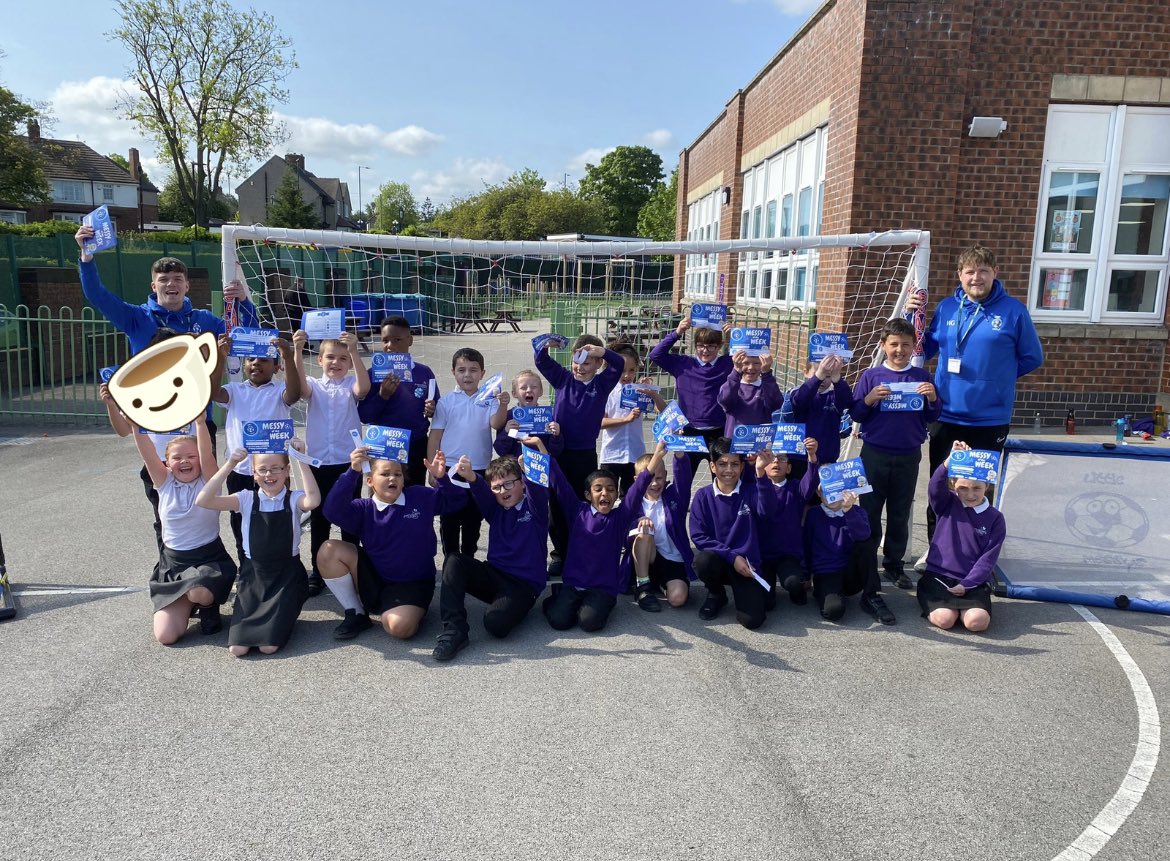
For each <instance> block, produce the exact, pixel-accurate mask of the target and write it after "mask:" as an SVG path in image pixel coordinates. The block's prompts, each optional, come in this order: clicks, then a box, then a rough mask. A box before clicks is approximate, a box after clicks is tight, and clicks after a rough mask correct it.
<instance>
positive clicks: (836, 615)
mask: <svg viewBox="0 0 1170 861" xmlns="http://www.w3.org/2000/svg"><path fill="white" fill-rule="evenodd" d="M844 615H845V599H844V598H842V597H841V596H840V595H838V594H837V593H836V592H830V593H829V594H828V595H826V596H825V600H824V601H823V602H822V604H821V618H823V619H825V620H826V621H829V622H839V621H840V620H841V617H842V616H844Z"/></svg>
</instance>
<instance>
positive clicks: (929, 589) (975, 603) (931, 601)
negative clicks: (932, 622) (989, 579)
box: [918, 571, 991, 616]
mask: <svg viewBox="0 0 1170 861" xmlns="http://www.w3.org/2000/svg"><path fill="white" fill-rule="evenodd" d="M953 579H954V578H952V577H947V576H946V575H940V574H935V573H933V572H930V571H928V572H927V573H925V574H923V575H922V576H921V577H920V578H919V579H918V605H919V606H920V607H921V608H922V615H923V616H929V615H930V614H931V613H933V612H934V611H935V610H973V609H975V608H976V607H978V608H980V609H981V610H986V611H987V612H988V614H990V613H991V586H990V585H989V584H987V583H984V584H983V585H981V586H976V587H975V588H973V589H968V590H967V594H965V595H963V596H962V597H960V596H958V595H952V594H951V593H950V592H948V591H947V587H946V586H944V585H943V582H944V581H946V582H950V581H951V580H953ZM958 582H959V581H957V580H955V583H956V584H957V583H958Z"/></svg>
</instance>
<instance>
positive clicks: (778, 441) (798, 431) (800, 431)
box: [772, 422, 808, 457]
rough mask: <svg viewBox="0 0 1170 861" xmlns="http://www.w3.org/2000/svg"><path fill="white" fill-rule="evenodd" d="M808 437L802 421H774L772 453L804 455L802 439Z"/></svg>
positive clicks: (805, 453)
mask: <svg viewBox="0 0 1170 861" xmlns="http://www.w3.org/2000/svg"><path fill="white" fill-rule="evenodd" d="M806 439H808V434H807V433H806V432H805V426H804V424H803V423H800V422H798V423H790V422H776V423H775V424H774V425H772V453H773V454H791V455H799V456H800V457H806V456H807V455H808V452H806V451H805V450H804V441H805V440H806Z"/></svg>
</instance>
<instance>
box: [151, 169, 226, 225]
mask: <svg viewBox="0 0 1170 861" xmlns="http://www.w3.org/2000/svg"><path fill="white" fill-rule="evenodd" d="M239 208H240V203H239V201H238V200H236V198H235V197H234V196H233V195H230V194H223V193H221V192H220V191H219V190H218V189H217V190H216V191H215V192H214V193H213V194H209V193H208V191H207V190H206V189H203V190H202V192H201V193H200V196H199V211H200V212H201V213H203V215H204V218H205V220H207V221H210V220H212V219H215V220H219V221H229V220H231V219H232V218H233V217H234V216H235V214H236V212H237V211H238V210H239ZM158 219H159V221H174V222H177V223H178V224H182V225H186V226H190V225H193V224H194V223H195V208H194V207H193V206H191V205H190V204H188V203H187V202H186V201H184V200H183V196H182V194H181V193H180V192H179V183H178V181H177V180H176V179H175V177H174V176H170V177H167V181H166V182H165V183H163V187H162V190H161V191H159V193H158Z"/></svg>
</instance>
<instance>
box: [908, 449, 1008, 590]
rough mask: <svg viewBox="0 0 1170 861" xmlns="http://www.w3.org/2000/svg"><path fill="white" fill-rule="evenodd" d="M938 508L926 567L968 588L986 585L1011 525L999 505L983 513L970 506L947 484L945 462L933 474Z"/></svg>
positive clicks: (930, 496)
mask: <svg viewBox="0 0 1170 861" xmlns="http://www.w3.org/2000/svg"><path fill="white" fill-rule="evenodd" d="M927 498H928V499H929V500H930V507H931V508H932V509H934V513H935V516H936V517H937V518H938V519H937V520H936V521H935V527H934V540H932V541H931V542H930V550H929V551H928V552H927V554H926V570H927V571H930V572H933V573H935V574H944V575H946V576H947V577H950V578H951V579H953V580H958V581H959V582H960V584H961V585H962V586H963V588H964V589H974V588H975V587H976V586H982V585H983V584H984V583H986V582H987V581H989V580H990V579H991V576H992V574H994V573H995V563H996V560H998V559H999V551H1000V550H1001V549H1003V541H1004V538H1006V537H1007V524H1006V523H1005V522H1004V519H1003V514H1002V513H1000V511H999V510H998V509H996V508H995V506H993V505H991V504H988V506H987V507H986V508H985V509H983V511H981V512H977V511H976V510H975V509H974V508H967V507H966V506H964V505H963V503H962V502H960V501H959V497H958V496H957V495H956V494H955V492H954V491H952V490H951V488H950V486H949V485H948V483H947V465H946V464H945V463H943V464H942V465H941V466H940V467H939V468H938V469H936V470H935V471H934V475H932V476H931V477H930V485H929V489H928V491H927Z"/></svg>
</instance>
